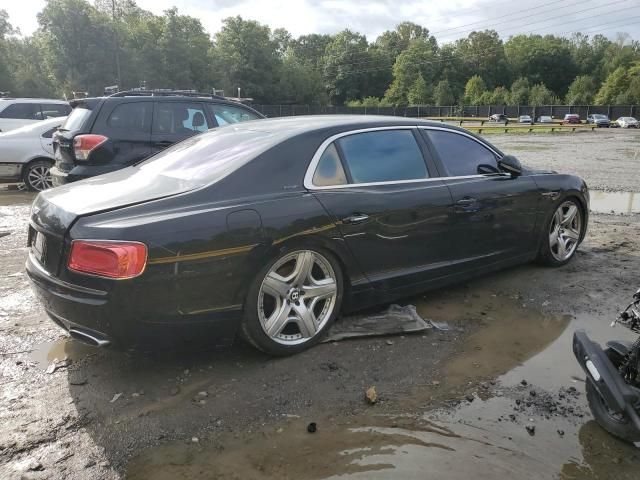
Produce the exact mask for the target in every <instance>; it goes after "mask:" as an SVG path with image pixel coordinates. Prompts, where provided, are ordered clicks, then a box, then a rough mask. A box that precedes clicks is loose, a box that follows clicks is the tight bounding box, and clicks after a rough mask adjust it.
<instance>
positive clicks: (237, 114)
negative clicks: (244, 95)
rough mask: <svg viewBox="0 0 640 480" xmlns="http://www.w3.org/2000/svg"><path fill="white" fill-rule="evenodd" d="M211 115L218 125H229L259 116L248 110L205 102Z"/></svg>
mask: <svg viewBox="0 0 640 480" xmlns="http://www.w3.org/2000/svg"><path fill="white" fill-rule="evenodd" d="M207 106H208V107H209V111H210V112H211V116H212V117H215V119H216V122H218V125H220V126H223V125H229V124H230V123H238V122H246V121H247V120H256V119H257V118H259V117H258V116H257V115H255V114H253V113H252V112H250V111H249V110H245V109H244V108H240V107H234V106H232V105H224V104H211V103H209V104H207Z"/></svg>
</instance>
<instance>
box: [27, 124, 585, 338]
mask: <svg viewBox="0 0 640 480" xmlns="http://www.w3.org/2000/svg"><path fill="white" fill-rule="evenodd" d="M296 121H298V122H304V119H303V118H302V119H297V120H296ZM262 122H265V121H264V120H261V121H260V123H262ZM389 125H391V126H407V127H414V126H416V125H419V126H426V127H429V126H435V124H432V123H430V122H425V121H419V120H412V119H404V120H403V119H388V118H384V117H380V118H377V119H376V118H367V119H361V120H354V119H349V118H348V117H345V120H344V122H342V123H341V122H338V121H333V122H328V125H327V126H326V127H319V126H317V125H316V126H315V127H313V128H312V127H310V128H309V129H308V131H304V132H303V133H300V134H298V135H296V136H294V137H292V138H290V139H288V140H285V141H283V142H281V143H280V144H278V145H277V146H275V147H273V148H271V149H270V150H268V151H266V152H264V153H262V154H260V155H258V156H257V157H256V158H255V159H254V160H253V161H251V162H249V163H247V164H245V165H244V166H242V167H240V168H239V169H238V170H236V171H235V172H234V173H232V174H231V175H229V176H227V177H225V178H224V179H222V180H220V181H219V182H217V183H215V184H213V185H209V186H203V187H198V188H194V189H192V190H187V191H184V192H179V191H178V190H172V189H171V188H168V189H165V187H163V186H158V187H157V190H156V191H154V190H152V189H151V188H152V187H151V186H146V187H145V188H149V189H151V190H149V191H144V193H140V190H136V189H135V188H134V186H133V185H129V187H128V188H120V189H118V191H121V193H120V194H119V195H118V196H117V197H115V198H113V199H112V198H106V199H105V198H102V197H103V196H104V192H101V191H100V189H96V190H95V191H96V192H97V194H96V195H95V196H93V197H92V198H74V192H76V191H80V189H74V188H69V187H63V188H62V189H53V190H50V191H48V192H46V193H45V194H40V195H39V196H38V197H37V199H36V201H35V202H34V208H33V211H32V216H31V222H30V241H31V238H32V237H33V233H34V232H35V231H40V232H44V233H45V234H46V236H47V252H46V254H45V259H44V262H43V265H40V263H39V262H38V261H37V260H36V259H35V258H34V255H33V253H31V254H30V256H29V259H28V261H27V272H28V274H29V277H30V278H31V279H32V280H33V283H34V285H35V287H36V288H35V291H36V293H37V296H38V298H39V299H40V300H41V302H42V303H43V305H44V306H45V309H46V310H47V312H49V314H50V315H51V316H52V318H54V320H55V321H56V322H57V323H59V324H62V325H63V326H64V327H65V328H67V329H68V328H69V327H72V326H79V327H82V328H85V329H89V330H91V331H94V332H96V334H100V335H102V336H104V337H107V338H109V339H110V340H113V341H115V342H116V343H122V344H129V343H132V342H134V341H137V340H139V339H141V338H146V337H150V336H152V335H154V334H158V333H159V334H161V335H165V336H166V334H168V333H169V332H171V336H173V338H174V339H176V341H178V339H182V338H183V335H187V336H188V335H189V334H196V335H197V334H198V332H200V331H201V330H202V331H207V332H213V333H214V334H213V335H212V337H211V338H212V339H216V341H218V342H221V343H228V342H230V341H231V340H232V339H233V337H234V336H235V333H236V329H237V327H238V325H239V321H240V319H241V317H242V314H243V310H242V308H243V304H244V301H245V297H246V295H247V289H248V286H249V284H250V282H251V280H252V279H253V278H254V277H255V276H256V274H257V272H258V271H259V270H260V269H261V268H262V267H263V266H264V265H265V264H266V263H267V262H268V261H270V260H271V259H273V258H275V257H276V256H277V255H278V253H279V252H281V251H282V250H283V249H284V248H292V247H296V246H301V247H305V248H309V247H315V248H318V249H323V250H325V251H327V252H330V253H331V254H333V255H334V256H335V257H336V258H337V260H338V261H339V263H340V265H341V266H342V268H343V271H344V274H345V278H346V279H347V281H346V292H345V293H346V295H345V300H346V301H345V305H344V310H345V311H352V310H357V309H360V308H363V307H366V306H369V305H372V304H377V303H382V302H387V301H390V300H392V299H394V298H398V297H401V296H404V295H409V294H412V293H416V292H420V291H423V290H426V289H429V288H434V287H441V286H444V285H447V284H449V283H453V282H456V281H459V280H463V279H467V278H469V277H470V276H474V275H478V274H482V273H485V272H489V271H493V270H497V269H499V268H502V267H505V266H509V265H515V264H518V263H522V262H526V261H530V260H532V259H533V258H534V257H535V256H536V253H537V251H538V248H539V240H540V239H541V238H542V235H541V232H542V230H541V229H542V228H543V226H544V225H546V222H547V221H548V219H549V218H550V216H551V214H552V212H553V208H554V206H555V205H557V203H558V202H559V201H561V200H562V199H563V198H567V197H576V198H577V199H578V200H579V202H580V203H581V205H582V206H583V213H584V215H585V224H586V219H587V218H586V216H587V212H588V194H587V191H586V186H585V184H584V182H583V181H582V180H581V179H579V178H577V177H574V176H571V175H559V174H553V173H544V174H543V173H539V172H532V171H527V170H525V171H524V172H523V174H522V175H521V176H515V177H513V176H499V177H497V176H492V177H476V178H474V179H453V178H450V179H448V178H442V179H440V180H437V181H432V182H427V183H425V184H401V185H378V186H371V187H357V186H353V187H350V188H347V189H342V190H339V189H329V190H314V191H309V190H307V189H306V188H305V187H304V184H303V179H304V176H305V173H306V170H307V167H308V164H309V161H310V159H311V158H312V157H313V155H314V153H315V152H316V150H317V149H318V148H319V146H320V145H321V144H322V142H323V141H324V140H325V139H327V138H329V137H331V136H332V135H335V134H337V133H341V132H345V131H351V130H358V129H364V128H375V127H381V126H382V127H383V126H389ZM437 126H438V128H442V126H441V125H440V124H438V125H437ZM448 128H451V129H453V130H456V131H463V132H465V133H468V132H466V131H464V130H462V129H458V128H456V127H448ZM425 141H426V140H425ZM483 142H484V143H485V144H487V142H486V141H484V140H483ZM492 148H493V149H494V150H495V151H496V152H497V153H498V154H499V155H502V154H501V152H499V151H498V150H497V149H495V148H494V147H492ZM427 161H428V162H429V163H428V167H429V171H430V172H438V175H440V173H439V172H441V171H442V167H441V166H438V162H439V160H438V158H437V156H433V157H432V158H430V159H428V160H427ZM132 168H135V167H132ZM129 170H130V169H124V170H121V171H120V172H119V175H120V176H118V175H117V174H111V175H110V176H108V177H99V178H97V179H90V180H87V181H85V182H92V181H93V182H96V184H99V183H100V182H101V181H103V180H102V179H106V180H104V182H107V181H108V180H110V179H111V178H112V177H114V178H118V179H120V181H121V182H123V183H122V184H121V185H126V182H127V180H126V178H127V176H128V175H130V174H131V173H132V172H130V171H129ZM85 182H82V183H83V184H84V183H85ZM117 187H118V185H115V184H114V189H116V188H117ZM105 188H106V187H105ZM59 190H60V191H59ZM449 192H451V193H449ZM163 193H164V195H163ZM452 194H453V195H454V196H452ZM64 196H67V197H68V198H62V197H64ZM468 196H473V197H474V198H476V199H477V202H474V203H471V204H466V205H464V206H460V205H458V204H456V202H455V200H456V199H457V198H465V197H468ZM54 202H57V203H58V204H66V205H68V206H69V207H68V209H65V208H61V207H56V205H55V203H54ZM76 204H77V205H81V206H78V207H77V208H76V210H75V213H72V212H70V211H69V210H71V211H73V210H74V209H73V208H71V205H76ZM358 212H361V213H366V214H368V215H369V219H368V220H366V221H365V222H363V223H360V224H355V225H350V224H346V223H344V222H343V221H342V219H343V218H344V217H345V216H348V215H351V214H354V213H358ZM73 239H110V240H137V241H143V242H145V243H146V244H147V246H148V249H149V260H148V265H147V267H146V270H145V272H144V273H143V274H142V275H141V276H140V277H138V278H135V279H131V280H124V281H118V280H109V279H104V278H99V277H93V276H89V275H82V274H78V273H74V272H72V271H70V270H69V269H68V268H66V259H67V257H68V254H69V251H70V246H71V241H72V240H73ZM425 247H426V248H425ZM494 250H495V251H494Z"/></svg>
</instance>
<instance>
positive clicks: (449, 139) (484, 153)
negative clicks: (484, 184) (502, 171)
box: [428, 130, 498, 177]
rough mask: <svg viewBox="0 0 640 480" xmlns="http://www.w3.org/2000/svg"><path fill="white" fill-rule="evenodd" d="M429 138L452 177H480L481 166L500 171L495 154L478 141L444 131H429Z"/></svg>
mask: <svg viewBox="0 0 640 480" xmlns="http://www.w3.org/2000/svg"><path fill="white" fill-rule="evenodd" d="M428 136H429V139H430V140H431V143H433V146H434V147H435V149H436V151H437V152H438V155H439V156H440V159H441V160H442V163H444V167H445V168H446V169H447V171H448V172H449V175H450V176H452V177H460V176H466V175H478V174H479V170H478V167H479V166H480V165H489V166H491V167H493V168H495V170H496V172H497V171H498V162H497V160H496V156H495V155H494V153H493V152H492V151H491V150H489V149H488V148H486V147H485V146H484V145H482V144H481V143H479V142H477V141H476V140H473V139H471V138H469V137H467V136H465V135H460V134H458V133H452V132H445V131H443V130H429V131H428Z"/></svg>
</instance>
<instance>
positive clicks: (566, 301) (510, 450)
mask: <svg viewBox="0 0 640 480" xmlns="http://www.w3.org/2000/svg"><path fill="white" fill-rule="evenodd" d="M625 133H627V132H625ZM594 135H595V136H594V137H593V138H596V139H597V141H598V142H600V141H602V139H603V138H604V137H602V136H599V135H600V134H599V132H598V133H595V134H594ZM614 135H617V133H614ZM578 136H579V137H580V138H581V139H585V138H589V139H591V138H592V137H587V136H585V134H578V135H576V138H577V137H578ZM499 137H502V136H497V135H496V136H492V137H491V140H492V141H495V143H496V144H499V145H500V147H503V148H504V149H505V151H507V150H508V149H507V148H506V147H505V146H504V145H503V144H501V143H499V142H502V141H503V140H502V139H501V138H499ZM506 137H508V138H506V139H505V140H504V141H508V142H509V143H510V144H512V145H516V146H517V145H518V139H516V138H514V137H513V136H511V135H509V136H506ZM547 137H548V138H547ZM560 137H561V138H562V140H559V141H558V142H559V143H561V142H566V141H569V140H565V139H567V138H568V137H569V135H548V136H544V135H535V136H522V137H520V142H521V144H522V145H531V144H533V145H538V144H545V145H546V144H548V143H550V142H552V141H556V140H557V139H558V138H560ZM634 138H636V139H637V138H638V137H631V136H629V137H625V141H626V140H629V141H631V140H632V139H634ZM571 141H573V140H571ZM581 141H584V140H581ZM637 145H638V144H636V147H635V148H637ZM559 148H565V147H559ZM567 148H569V147H567ZM590 148H591V147H590ZM611 148H617V146H616V147H614V146H611ZM630 148H632V147H630ZM522 151H523V152H525V151H526V150H522ZM520 156H521V157H524V155H520ZM583 158H584V156H583ZM611 162H612V160H611V159H610V160H609V161H608V162H607V164H608V165H609V164H610V163H611ZM527 163H531V162H529V161H527ZM625 164H626V165H631V164H630V163H625ZM554 168H557V169H558V170H563V171H570V169H568V168H562V167H561V165H558V164H554ZM589 168H591V167H589V166H586V167H585V169H586V170H585V171H589ZM593 168H595V166H593ZM611 170H615V169H614V168H613V167H611ZM626 177H634V178H637V174H636V170H635V169H634V168H631V169H630V170H629V171H627V173H626ZM616 178H617V177H616ZM588 181H589V180H588ZM611 181H612V183H611V184H605V183H606V182H604V181H603V182H604V183H602V184H601V185H600V186H601V187H603V188H611V189H615V190H625V185H627V184H626V183H624V182H625V181H627V180H626V178H625V176H624V175H621V176H620V178H619V179H618V180H611ZM590 183H593V182H592V181H590ZM637 190H638V188H636V191H637ZM630 191H631V190H630ZM31 198H32V196H31V195H29V194H25V193H19V192H9V191H1V190H0V232H3V231H9V232H11V234H10V235H6V236H3V237H0V368H1V376H0V385H1V392H0V424H1V425H2V429H1V430H0V478H2V479H4V478H11V479H12V478H16V479H17V478H52V479H53V478H56V479H57V478H69V479H86V478H100V479H102V478H104V479H112V478H113V479H115V478H122V477H124V476H126V477H127V478H137V479H201V478H225V479H226V478H230V479H235V478H237V479H271V478H291V479H300V478H310V479H315V478H318V479H319V478H334V477H336V478H337V477H338V476H340V478H344V477H346V476H348V477H349V478H367V479H369V478H447V479H449V478H465V479H468V478H478V479H484V478H487V479H489V478H491V479H494V478H514V479H516V478H518V479H519V478H531V477H532V476H535V477H536V478H558V477H560V478H566V479H570V478H593V479H595V478H602V479H605V478H612V477H614V476H615V477H616V478H619V479H625V478H629V479H631V478H637V477H638V471H640V453H639V452H640V451H638V450H637V449H635V448H634V447H632V446H628V445H625V444H623V443H621V442H619V441H617V440H615V439H613V438H611V437H610V436H608V435H607V434H606V433H604V432H603V431H602V430H601V429H600V428H599V427H598V426H597V425H596V424H595V422H594V421H593V420H592V418H591V416H590V413H589V411H588V408H587V406H586V401H585V398H584V375H583V374H582V373H581V371H580V369H579V367H578V366H577V364H576V362H575V361H574V359H573V355H572V352H571V343H570V341H571V335H572V333H573V331H574V330H575V329H576V328H586V329H587V331H588V332H589V333H590V334H592V335H593V336H594V337H595V339H597V340H598V341H605V340H607V339H609V338H613V337H618V338H633V337H632V336H631V335H630V334H629V333H628V332H627V331H626V330H621V329H616V330H610V329H609V328H608V323H609V321H610V320H611V318H612V317H613V316H614V315H615V313H616V312H617V311H618V309H619V308H620V307H621V306H623V305H624V304H625V302H626V301H628V300H629V298H630V296H631V294H632V292H633V291H634V290H635V289H636V288H637V287H638V286H640V282H639V281H638V278H639V277H638V273H637V272H638V268H640V253H639V252H640V236H639V235H638V231H640V216H638V215H605V214H593V215H592V216H591V221H590V228H589V234H588V237H587V239H586V241H585V242H584V244H583V245H582V246H581V248H580V251H579V252H578V254H577V256H576V258H575V259H574V261H573V262H572V263H571V264H569V265H568V266H566V267H564V268H561V269H548V268H544V267H540V266H537V265H524V266H521V267H517V268H512V269H509V270H507V271H504V272H500V273H497V274H494V275H491V276H488V277H484V278H482V279H478V280H474V281H470V282H468V283H465V284H461V285H458V286H456V287H453V288H447V289H445V290H438V291H433V292H430V293H428V294H425V295H423V296H420V297H418V298H412V299H407V300H406V302H405V303H411V304H414V305H416V307H417V309H418V312H419V313H420V314H421V315H423V316H424V317H425V318H431V319H433V320H436V321H440V322H447V323H448V324H449V326H450V327H452V328H451V330H449V331H437V330H435V329H432V330H429V331H428V332H427V333H426V334H417V335H405V336H395V337H386V338H374V339H366V340H365V339H361V340H350V341H343V342H338V343H328V344H322V345H320V346H318V347H315V348H313V349H312V350H311V351H309V352H305V353H303V354H301V355H298V356H296V357H293V358H284V359H272V358H268V357H266V356H264V355H261V354H259V353H257V352H255V351H254V350H252V349H251V348H248V347H246V346H244V345H243V344H238V345H235V346H234V347H232V348H229V349H225V350H217V351H211V350H201V351H197V352H156V353H153V354H141V353H131V352H128V353H117V352H113V351H98V350H95V349H92V348H89V347H83V346H82V345H79V344H77V343H76V342H74V341H69V340H68V339H67V338H66V336H65V335H64V333H63V332H61V330H60V329H58V328H57V327H55V326H54V325H53V324H52V323H51V322H50V321H48V320H47V319H46V318H45V316H44V315H43V313H42V311H41V309H40V307H39V306H38V305H37V304H36V303H35V302H34V301H33V297H32V295H31V293H30V290H29V285H28V282H27V279H26V277H25V275H24V273H23V264H24V260H25V256H26V248H25V246H24V245H25V241H26V239H25V236H26V235H25V226H26V218H27V215H28V211H29V202H30V200H31ZM596 207H597V206H596ZM604 210H605V211H606V209H604ZM0 235H2V234H1V233H0ZM65 358H67V359H68V360H67V361H63V359H65ZM56 359H57V360H58V361H57V362H56V361H55V360H56ZM51 365H54V366H56V369H55V371H53V372H52V370H53V367H52V366H51ZM523 380H524V382H523ZM525 383H526V385H525ZM371 386H375V389H376V392H377V395H378V401H377V403H376V404H375V405H369V404H368V403H367V402H365V400H364V395H365V390H366V389H368V388H369V387H371ZM311 422H314V423H316V429H317V430H316V431H315V432H314V433H309V432H308V431H307V428H308V426H309V424H310V423H311ZM527 427H529V429H528V430H527ZM532 427H533V428H532ZM530 432H532V433H533V435H532V434H531V433H530Z"/></svg>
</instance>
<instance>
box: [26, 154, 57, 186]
mask: <svg viewBox="0 0 640 480" xmlns="http://www.w3.org/2000/svg"><path fill="white" fill-rule="evenodd" d="M52 165H53V163H52V162H50V161H48V160H35V161H33V162H31V163H29V164H28V165H27V166H26V167H25V168H24V171H23V172H22V181H23V182H24V186H25V187H26V189H27V190H29V191H30V192H41V191H43V190H46V189H48V188H51V187H52V186H53V184H52V183H51V174H50V173H49V170H50V169H51V167H52ZM45 171H46V175H47V180H45V179H44V178H43V176H42V173H43V172H45Z"/></svg>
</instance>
